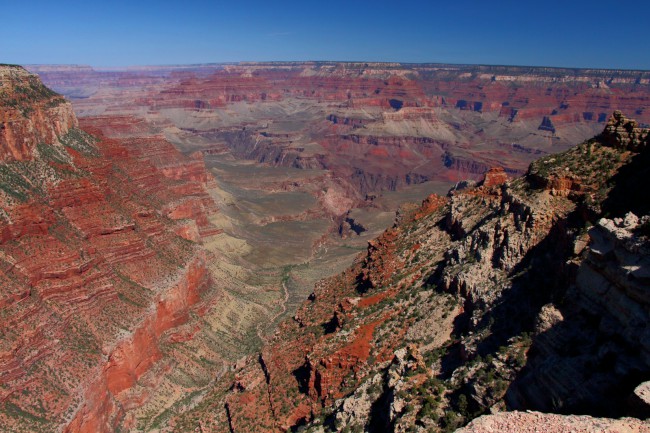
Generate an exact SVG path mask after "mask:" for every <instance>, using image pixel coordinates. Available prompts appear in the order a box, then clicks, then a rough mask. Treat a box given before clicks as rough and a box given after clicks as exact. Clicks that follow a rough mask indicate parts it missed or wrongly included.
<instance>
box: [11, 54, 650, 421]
mask: <svg viewBox="0 0 650 433" xmlns="http://www.w3.org/2000/svg"><path fill="white" fill-rule="evenodd" d="M230 72H232V71H228V70H226V71H224V72H223V74H228V73H230ZM335 72H336V71H335ZM0 74H1V75H0V76H1V77H2V82H1V84H2V88H1V90H2V93H0V95H1V97H2V101H1V102H2V105H1V106H0V113H1V114H0V115H1V116H2V120H3V122H2V131H1V133H2V135H1V137H0V140H1V141H0V154H1V155H2V161H3V163H2V165H1V170H0V200H1V201H2V212H1V213H0V232H1V233H2V237H1V239H0V246H1V248H0V253H1V254H2V255H1V256H0V265H1V268H0V288H1V290H0V296H1V298H0V314H1V316H0V317H1V321H2V327H1V328H0V332H1V333H2V337H1V338H0V344H1V346H0V404H1V406H0V425H2V426H3V428H4V429H5V430H7V431H25V432H29V431H66V432H110V431H116V430H118V429H121V430H130V429H133V426H134V422H135V419H133V415H132V412H131V411H132V410H133V409H134V408H137V407H138V406H139V405H140V404H141V403H142V402H143V401H145V400H147V399H150V398H152V395H151V393H152V392H157V391H152V390H156V381H157V380H158V377H159V376H160V377H162V376H164V375H166V374H169V372H173V371H174V370H175V369H176V368H177V367H178V366H179V365H181V364H183V365H185V364H188V363H189V364H195V366H194V367H193V368H195V369H196V370H197V371H203V373H204V374H205V375H206V376H207V377H209V376H213V377H214V376H215V372H214V371H211V366H214V365H217V364H218V363H219V362H222V361H223V360H222V359H219V358H218V352H201V353H202V354H201V357H202V359H203V362H198V360H197V357H196V356H195V355H197V353H196V351H197V350H201V351H202V350H204V348H203V347H201V348H200V349H199V348H198V347H197V346H193V345H192V344H193V343H192V342H193V340H194V339H196V338H197V337H196V336H197V335H199V334H201V327H202V326H206V323H202V322H201V317H202V316H203V315H204V314H206V312H207V311H209V310H210V309H211V308H213V306H214V305H215V303H218V302H219V298H218V296H219V293H218V290H216V289H215V281H213V277H212V274H211V272H210V269H209V267H210V263H211V262H212V261H214V260H218V258H216V257H213V256H211V254H210V252H209V251H208V250H206V249H204V248H202V243H203V242H205V241H206V239H208V238H209V237H210V236H212V235H214V234H216V233H218V232H219V228H217V227H214V226H213V225H212V224H211V223H210V218H209V216H210V215H213V214H214V213H216V212H218V209H217V206H216V204H215V203H214V201H213V200H212V199H211V197H210V195H209V194H207V192H206V185H207V184H209V183H211V182H213V179H212V178H211V176H210V175H209V174H208V173H207V172H206V171H205V167H204V164H203V162H202V156H201V154H193V155H191V156H183V155H182V154H180V153H179V152H178V151H177V150H176V149H175V148H174V146H173V145H172V144H171V143H169V142H168V141H167V140H166V139H165V138H164V137H163V136H146V137H143V136H139V137H134V136H132V135H129V134H125V135H124V136H122V137H120V134H113V135H112V136H111V137H107V136H106V134H105V133H104V131H107V130H110V129H111V128H114V129H119V130H121V131H125V130H137V129H138V128H141V127H142V125H141V124H140V122H139V121H138V120H134V119H132V118H119V117H111V118H98V117H95V118H89V119H82V120H81V121H80V122H79V121H77V120H76V118H75V116H74V114H73V112H72V109H71V107H70V105H69V103H68V102H66V101H65V100H64V99H62V98H61V97H59V96H58V95H56V94H54V93H53V92H51V91H49V90H48V89H47V88H45V87H44V86H43V85H42V84H41V83H40V82H39V81H38V79H37V78H36V77H35V76H33V75H31V74H29V73H27V72H26V71H25V70H23V69H22V68H19V67H11V66H2V67H0ZM240 75H241V74H239V75H238V77H240ZM307 75H308V74H307ZM331 75H332V74H330V75H328V77H326V81H327V83H328V86H327V88H329V89H335V90H336V89H339V91H338V93H337V92H334V93H323V94H322V95H318V96H317V97H323V98H327V97H328V95H334V96H333V99H336V98H340V97H341V96H345V97H347V89H348V88H349V86H346V84H345V83H346V80H345V76H344V77H343V78H336V74H335V73H334V74H333V75H334V76H333V77H332V76H331ZM235 78H237V77H235ZM211 79H212V78H208V79H207V82H208V83H210V80H211ZM134 80H137V77H135V78H134ZM256 80H257V81H256ZM314 80H316V78H313V77H310V76H305V77H296V78H295V82H296V83H309V84H304V87H305V88H310V87H318V86H314V84H313V82H314ZM259 81H260V80H259V78H255V76H252V77H251V81H250V82H247V84H246V86H248V87H246V86H243V85H242V84H241V78H237V79H234V78H233V83H229V82H228V80H227V79H226V80H215V83H214V88H215V91H214V94H215V96H214V97H212V99H210V100H208V101H206V103H208V104H210V105H216V106H220V104H225V103H227V102H232V101H233V100H235V101H236V100H238V99H241V98H244V97H245V98H249V97H250V98H253V97H258V98H259V99H261V100H265V99H271V100H272V99H273V98H277V97H278V95H275V94H273V93H272V92H264V93H256V92H257V90H256V89H257V88H258V87H259ZM494 81H497V80H494ZM366 84H367V83H366V82H361V83H359V86H360V87H358V88H355V87H352V88H351V90H350V92H351V93H350V95H352V96H353V97H354V98H356V99H357V100H359V99H367V100H363V101H362V102H363V103H364V104H377V105H378V106H384V107H385V106H390V104H391V100H392V99H396V98H397V97H398V96H399V97H400V98H401V99H400V100H401V101H402V102H403V103H404V105H406V107H405V108H409V109H411V110H410V111H409V110H405V109H404V108H402V110H404V111H402V113H401V114H399V116H403V117H405V118H408V117H409V116H416V117H418V116H425V117H426V116H427V114H423V113H421V112H419V111H421V110H418V109H417V108H418V103H417V101H418V100H419V99H418V98H421V97H422V94H421V91H420V90H418V89H417V88H414V87H413V86H412V83H408V81H407V80H405V79H404V78H400V77H396V78H392V79H390V80H386V81H382V82H381V83H372V86H371V87H372V88H373V89H374V88H375V87H376V85H378V84H381V85H383V86H385V87H386V95H387V96H386V97H383V96H382V97H379V98H377V97H375V96H367V94H366V93H367V89H364V88H363V86H364V85H366ZM204 85H205V83H202V86H204ZM436 85H440V86H445V85H448V84H444V83H441V84H436ZM182 86H186V87H187V86H189V87H190V88H191V86H192V81H191V80H189V81H187V82H183V83H182V84H181V90H179V88H174V87H170V88H169V89H167V90H166V91H167V92H168V93H169V94H170V95H186V94H190V96H191V98H193V96H192V95H191V90H190V89H182ZM344 87H345V89H346V91H343V90H342V89H343V88H344ZM232 88H236V89H237V90H236V91H233V90H231V89H232ZM224 89H225V90H224ZM296 89H297V90H295V91H296V92H297V96H309V94H305V93H304V92H303V93H302V94H301V93H300V92H299V89H300V86H297V87H296ZM449 90H450V93H453V92H451V89H449ZM208 94H209V92H208ZM232 95H235V96H232ZM236 95H243V96H236ZM251 95H252V96H251ZM256 95H257V96H256ZM405 95H407V96H408V95H411V96H409V97H408V98H406V97H404V96H405ZM166 100H167V98H162V97H161V98H160V100H159V101H158V100H155V101H153V102H152V103H154V104H162V103H164V101H166ZM410 100H411V101H414V103H413V104H410V103H409V101H410ZM470 102H471V101H470ZM147 103H149V102H147ZM441 103H442V101H441ZM458 103H459V101H456V104H457V105H458ZM467 104H468V102H467V101H466V100H465V104H463V103H460V105H461V106H462V107H465V106H467ZM469 106H470V107H473V108H474V109H476V108H477V107H479V105H477V104H475V103H470V104H469ZM462 107H461V108H462ZM199 109H200V107H199ZM492 109H496V108H495V107H492ZM499 110H502V108H500V109H499ZM506 111H507V110H506ZM532 111H533V108H531V112H532ZM397 113H399V111H397ZM520 114H521V115H522V116H523V114H525V111H524V112H522V113H520ZM508 115H509V116H510V115H512V113H510V114H508ZM515 115H517V113H515ZM391 116H393V117H395V116H397V114H391ZM389 117H390V116H389ZM388 120H389V121H392V120H395V119H388ZM397 121H400V119H397ZM337 122H338V120H337ZM545 125H546V126H547V127H550V126H549V125H548V122H546V123H545ZM369 140H370V141H369ZM349 141H350V142H351V143H359V144H364V143H366V144H368V145H374V143H375V142H374V141H373V140H372V139H369V138H367V137H352V138H351V139H350V140H349ZM647 148H648V131H647V130H646V129H643V128H641V127H639V125H638V124H637V123H636V122H634V121H631V120H629V119H627V118H626V117H625V116H623V115H622V114H621V113H620V112H615V113H614V115H613V116H612V117H611V118H610V120H609V121H608V123H607V124H606V128H605V131H604V132H603V133H602V134H601V135H600V136H598V137H595V138H594V139H592V140H588V141H586V142H584V143H582V144H580V145H578V146H576V147H573V148H571V149H569V150H568V151H566V152H564V153H561V154H556V155H548V156H545V157H543V158H541V159H540V160H538V161H536V162H534V163H533V164H531V166H530V167H529V169H528V171H527V172H526V173H525V175H524V176H523V177H519V178H515V179H508V176H507V175H505V173H504V172H503V171H502V170H500V169H498V168H496V169H493V170H490V171H488V173H487V174H486V175H485V179H484V180H483V181H482V182H480V183H479V184H478V185H477V186H476V187H471V186H469V187H467V188H464V189H463V188H457V189H456V190H455V191H453V193H450V194H449V196H447V197H441V196H435V195H433V196H431V197H429V198H428V199H426V200H425V201H424V202H423V203H422V205H421V206H416V205H405V206H403V207H402V208H400V210H399V211H398V214H397V218H396V221H395V225H394V226H393V227H391V228H389V229H388V230H386V232H385V233H384V234H383V235H382V236H380V237H379V238H378V239H376V240H374V241H372V242H370V243H369V246H368V249H367V251H366V252H365V253H364V254H362V255H360V256H359V257H358V259H357V261H356V262H355V264H354V265H353V266H352V267H351V268H350V269H348V270H347V271H345V272H344V273H343V274H341V275H338V276H335V277H332V278H330V279H327V280H324V281H322V282H320V283H319V284H318V285H317V286H316V288H315V289H314V292H313V294H312V295H311V296H310V297H309V299H308V300H307V301H306V302H305V303H304V304H303V305H302V306H301V307H300V308H299V309H298V311H297V312H296V313H295V315H294V316H293V317H292V318H290V319H289V320H285V321H283V322H282V323H281V324H280V325H279V327H278V329H277V331H276V333H275V335H274V336H273V338H272V339H271V341H270V342H268V344H267V345H266V346H265V347H264V348H263V349H262V351H261V352H260V353H259V354H255V355H250V356H248V357H247V358H246V359H245V360H243V361H242V362H240V363H238V365H236V366H233V368H231V369H230V371H227V372H226V373H225V374H223V375H222V376H219V378H218V379H217V380H216V381H215V382H214V383H211V384H210V386H208V387H203V388H202V389H201V390H200V391H201V392H200V393H199V394H198V396H199V398H198V399H196V398H194V399H191V403H190V404H187V405H186V406H185V408H184V409H185V410H184V412H182V413H179V414H176V415H175V416H173V417H172V418H171V419H170V420H166V421H165V423H164V425H160V426H158V427H157V428H160V429H161V430H162V431H204V432H206V431H217V432H218V431H224V432H247V431H250V432H253V431H255V432H257V431H288V430H294V431H306V432H307V431H313V432H316V431H318V432H325V431H364V430H366V431H399V432H402V431H453V430H455V429H456V428H458V427H460V426H462V425H464V424H466V423H467V422H469V421H470V420H471V419H473V418H476V417H478V416H480V415H483V414H488V413H492V412H499V411H503V410H506V409H520V410H523V409H534V410H539V411H542V412H560V413H579V414H588V415H592V416H595V417H599V418H590V419H587V418H582V417H581V418H580V419H576V418H565V417H561V416H557V415H550V414H548V415H537V414H534V413H533V414H522V413H521V412H508V413H505V414H499V415H496V416H494V418H490V416H489V415H487V417H482V418H480V419H478V420H477V421H475V423H473V424H471V425H469V426H468V427H467V428H468V429H475V430H468V431H490V429H492V430H494V428H497V429H504V431H507V428H511V429H512V428H514V429H515V430H514V431H526V430H525V429H530V428H534V427H530V426H531V425H532V426H548V428H547V427H544V428H545V429H546V428H547V431H564V430H563V429H565V428H567V426H569V427H568V428H572V429H574V430H576V431H580V429H587V431H589V429H590V428H592V427H590V426H594V425H597V426H598V428H601V429H603V430H604V431H617V430H616V429H630V430H629V431H635V430H632V429H635V428H636V429H637V431H647V424H645V423H643V422H641V421H635V420H633V419H625V420H622V421H614V420H612V419H611V418H617V417H621V416H624V415H631V416H637V417H641V418H643V417H646V416H648V405H647V401H644V398H643V397H644V395H645V394H644V392H643V390H644V389H645V388H644V387H643V386H642V385H643V384H642V382H643V381H644V380H648V379H650V377H649V376H650V374H649V373H650V355H649V353H650V344H649V343H648V341H650V338H649V337H648V335H647V333H648V329H650V328H648V327H647V326H646V325H647V323H648V305H649V302H650V298H649V297H648V279H647V269H648V260H649V259H648V238H647V236H648V234H647V233H648V231H647V227H648V223H649V221H648V218H649V217H648V213H649V212H650V209H649V208H648V205H649V203H650V201H648V200H647V192H646V191H644V190H643V188H639V185H644V179H645V177H644V176H645V174H644V171H643V170H644V167H647V164H648V156H649V153H648V150H647ZM605 216H606V218H605ZM206 357H207V358H206ZM212 368H214V367H212ZM187 384H188V385H187V386H186V388H184V389H181V388H175V389H174V390H173V392H180V393H182V392H185V393H187V394H188V395H189V396H194V397H196V395H197V394H193V393H194V392H195V391H196V389H195V388H192V385H191V384H190V382H187ZM635 390H640V391H638V392H637V393H636V394H635ZM169 392H171V391H169ZM188 401H190V400H188ZM603 417H607V418H603ZM486 419H487V420H486ZM513 425H514V426H515V427H512V426H513ZM495 426H497V427H495ZM517 426H521V427H520V428H521V430H517V429H518V428H519V427H517ZM585 426H586V427H585ZM481 428H484V429H485V430H480V429H481ZM608 428H609V429H610V430H607V429H608ZM476 429H478V430H476ZM554 429H555V430H554ZM644 429H645V430H644Z"/></svg>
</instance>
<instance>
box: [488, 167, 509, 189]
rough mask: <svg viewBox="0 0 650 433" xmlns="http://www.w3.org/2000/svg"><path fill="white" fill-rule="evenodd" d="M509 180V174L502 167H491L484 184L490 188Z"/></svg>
mask: <svg viewBox="0 0 650 433" xmlns="http://www.w3.org/2000/svg"><path fill="white" fill-rule="evenodd" d="M507 181H508V174H507V173H506V172H505V170H504V169H503V168H502V167H496V168H491V169H489V170H488V171H487V173H485V177H484V178H483V182H482V185H483V186H484V187H486V188H490V187H492V186H496V185H502V184H504V183H506V182H507Z"/></svg>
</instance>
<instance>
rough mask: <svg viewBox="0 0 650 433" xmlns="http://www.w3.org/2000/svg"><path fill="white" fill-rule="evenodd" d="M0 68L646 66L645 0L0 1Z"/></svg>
mask: <svg viewBox="0 0 650 433" xmlns="http://www.w3.org/2000/svg"><path fill="white" fill-rule="evenodd" d="M0 11H2V16H3V18H2V25H1V26H0V63H19V64H29V63H76V64H89V65H93V66H126V65H143V64H148V65H151V64H183V63H209V62H231V61H243V60H253V61H254V60H258V61H264V60H363V61H401V62H450V63H482V64H509V65H513V64H514V65H539V66H567V67H602V68H626V69H650V32H648V30H647V22H648V19H649V18H648V17H649V16H650V1H648V0H633V1H627V2H619V1H613V0H612V1H609V2H605V1H600V0H592V1H584V0H580V1H571V0H564V1H556V0H548V1H529V0H518V1H511V0H490V1H488V0H448V1H436V0H430V1H420V0H418V1H407V0H402V1H397V0H393V1H383V0H377V1H372V2H371V1H355V0H348V1H339V0H330V1H318V2H314V1H309V0H292V1H271V0H268V1H259V0H240V1H237V2H236V3H235V2H234V1H230V2H224V1H199V0H184V1H166V0H158V1H149V0H142V1H138V0H131V1H123V0H115V1H105V2H98V1H94V0H85V1H65V0H59V1H53V0H49V1H41V0H31V1H30V0H0Z"/></svg>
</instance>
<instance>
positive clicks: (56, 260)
mask: <svg viewBox="0 0 650 433" xmlns="http://www.w3.org/2000/svg"><path fill="white" fill-rule="evenodd" d="M0 77H2V79H3V81H2V100H1V101H0V102H1V104H0V119H2V124H1V125H2V131H3V132H2V133H3V135H2V140H3V141H2V142H1V143H0V144H1V147H0V149H1V150H2V152H3V153H2V159H3V161H2V162H1V163H0V203H1V204H2V206H1V209H0V234H1V235H0V324H1V326H0V425H2V430H3V431H8V432H21V431H22V432H34V431H61V430H65V431H69V432H102V431H105V432H109V431H113V430H114V429H115V427H116V426H117V425H118V424H119V423H120V422H121V420H122V419H123V418H124V415H125V413H126V412H128V411H129V410H131V409H133V408H136V407H138V405H139V404H141V403H142V402H143V401H146V400H147V399H148V398H149V395H148V392H150V391H151V390H153V389H155V388H156V383H155V382H154V383H150V384H149V389H144V390H143V389H141V388H140V389H136V388H137V386H136V385H140V384H141V383H140V382H139V381H141V380H142V379H143V378H145V377H147V375H148V374H150V371H151V370H152V369H154V368H158V369H159V368H160V366H161V364H162V365H163V366H164V368H166V369H167V370H169V369H170V366H171V365H173V363H174V362H178V363H188V362H196V361H195V360H194V359H193V356H190V355H188V353H187V348H186V347H183V344H184V343H183V342H185V341H187V340H189V339H191V337H187V336H185V335H184V334H185V333H187V332H188V329H185V328H184V327H185V326H189V327H190V329H191V327H192V326H195V322H196V321H197V319H198V318H200V317H201V316H202V315H204V314H205V311H206V310H207V307H206V306H209V305H210V302H213V300H214V298H215V296H216V295H217V290H216V287H215V285H214V284H213V282H212V281H211V275H210V271H209V269H208V257H207V255H206V253H205V251H204V250H202V248H201V243H202V242H203V241H204V240H205V239H206V238H207V237H209V236H211V235H213V234H214V233H216V232H217V230H216V228H215V227H213V226H211V225H210V223H209V222H208V216H209V215H210V214H213V213H214V212H216V211H217V209H216V206H215V204H214V203H213V202H212V200H211V199H210V197H209V196H208V195H207V193H206V191H205V189H204V185H205V182H208V181H209V176H208V175H207V173H205V171H204V169H203V168H201V167H197V165H196V164H195V160H194V159H191V158H184V157H183V156H182V155H180V154H178V153H177V152H176V151H175V149H173V147H172V146H171V145H170V144H169V143H166V144H165V143H160V142H154V143H149V142H147V143H139V142H122V141H118V140H112V139H108V138H105V137H103V136H101V134H99V133H98V131H96V130H93V129H92V128H87V131H88V132H90V133H95V134H96V135H91V134H89V133H88V132H86V131H84V130H81V129H78V128H77V127H76V126H77V120H76V118H75V116H74V114H73V112H72V108H71V106H70V104H69V103H68V102H67V101H65V100H64V99H63V98H62V97H61V96H58V95H56V94H54V93H53V92H51V91H50V90H49V89H46V88H45V87H43V85H42V84H41V83H40V81H39V80H38V78H37V77H36V76H34V75H31V74H29V73H27V72H26V71H25V70H24V69H22V68H20V67H12V66H1V67H0ZM165 146H166V147H165ZM154 148H156V149H161V148H162V149H165V148H166V150H167V152H171V153H172V154H174V155H173V158H172V159H174V160H175V161H176V164H175V166H174V167H171V166H170V164H166V163H165V164H163V162H161V161H162V157H161V156H160V152H158V153H156V152H153V151H152V149H154ZM174 342H179V344H175V345H174V344H173V343H174ZM170 344H172V346H171V347H170ZM189 344H191V343H188V344H186V346H188V345H189ZM202 356H203V357H205V359H207V360H209V361H210V363H209V364H206V365H204V366H203V367H197V368H196V369H195V372H196V374H197V377H200V376H201V375H203V376H204V377H205V378H206V379H204V381H205V382H207V381H209V380H210V376H211V375H212V372H211V368H213V367H214V365H218V363H219V362H221V361H222V359H221V358H220V355H219V354H218V350H213V351H205V350H204V352H203V353H202ZM170 360H171V361H170ZM161 361H162V362H161ZM170 362H171V364H170ZM164 368H163V369H162V370H159V371H158V373H157V375H158V376H159V377H164V375H165V374H166V373H165V370H164ZM201 368H202V369H203V370H202V371H201ZM208 368H210V371H208ZM192 386H193V385H186V386H185V387H184V389H185V390H188V391H190V390H191V389H192Z"/></svg>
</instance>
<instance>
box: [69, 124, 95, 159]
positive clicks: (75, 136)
mask: <svg viewBox="0 0 650 433" xmlns="http://www.w3.org/2000/svg"><path fill="white" fill-rule="evenodd" d="M59 141H60V142H61V144H63V145H64V146H66V147H69V148H71V149H74V150H76V151H77V152H79V153H81V154H83V155H86V156H92V157H98V156H100V152H99V149H98V148H97V146H96V143H97V141H98V140H97V139H96V138H95V137H93V136H92V135H90V134H88V133H87V132H85V131H82V130H81V129H78V128H73V129H70V130H69V131H68V133H67V134H65V135H64V136H62V137H59Z"/></svg>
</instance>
